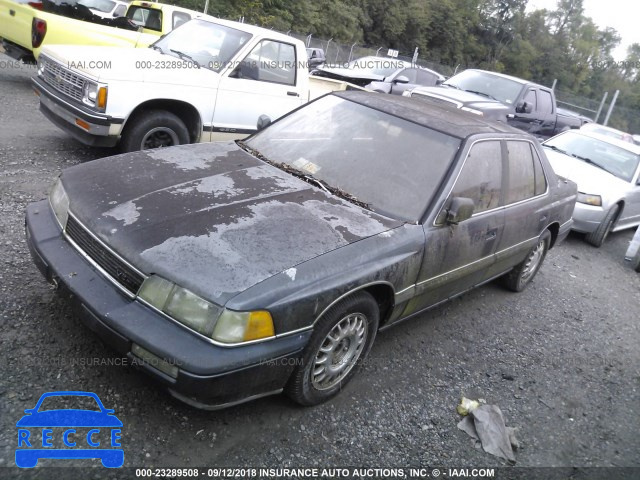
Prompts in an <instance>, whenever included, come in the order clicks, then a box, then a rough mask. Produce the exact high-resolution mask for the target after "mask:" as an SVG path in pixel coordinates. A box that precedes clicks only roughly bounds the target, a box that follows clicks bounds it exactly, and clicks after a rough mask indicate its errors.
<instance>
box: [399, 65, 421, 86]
mask: <svg viewBox="0 0 640 480" xmlns="http://www.w3.org/2000/svg"><path fill="white" fill-rule="evenodd" d="M416 73H417V70H416V69H415V68H405V69H404V70H402V71H401V72H400V73H399V74H398V75H396V77H395V78H398V77H400V76H402V77H407V78H408V79H409V83H416Z"/></svg>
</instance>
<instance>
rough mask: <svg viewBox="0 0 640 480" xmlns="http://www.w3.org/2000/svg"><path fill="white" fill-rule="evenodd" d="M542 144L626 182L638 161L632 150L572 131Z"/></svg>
mask: <svg viewBox="0 0 640 480" xmlns="http://www.w3.org/2000/svg"><path fill="white" fill-rule="evenodd" d="M543 145H544V146H545V147H547V148H552V149H555V150H558V151H561V152H562V153H566V154H567V155H570V156H572V157H575V158H577V159H579V160H582V161H585V162H588V163H591V164H593V165H595V166H597V167H599V168H601V169H603V170H606V171H607V172H609V173H611V174H612V175H615V176H616V177H618V178H621V179H622V180H625V181H627V182H629V181H631V179H632V178H633V176H634V174H635V172H636V169H637V168H638V162H640V158H639V156H638V154H636V153H634V152H632V151H629V150H626V149H624V148H621V147H619V146H617V145H613V144H611V143H608V142H605V141H604V140H600V139H598V138H592V137H588V136H586V135H581V134H580V133H577V132H572V131H568V132H565V133H562V134H560V135H557V136H555V137H553V138H550V139H549V140H547V141H546V142H544V143H543ZM631 148H633V147H631Z"/></svg>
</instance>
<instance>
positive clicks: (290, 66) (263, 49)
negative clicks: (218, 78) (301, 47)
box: [231, 40, 296, 85]
mask: <svg viewBox="0 0 640 480" xmlns="http://www.w3.org/2000/svg"><path fill="white" fill-rule="evenodd" d="M231 76H233V77H236V78H245V79H249V80H258V81H262V82H272V83H282V84H284V85H295V84H296V49H295V47H294V46H293V45H290V44H288V43H282V42H275V41H273V40H263V41H262V42H260V43H259V44H258V45H256V46H255V47H254V48H253V50H252V51H251V53H249V55H247V56H246V57H245V59H244V60H243V61H242V62H241V63H240V65H239V66H238V67H237V68H236V71H234V73H233V74H232V75H231Z"/></svg>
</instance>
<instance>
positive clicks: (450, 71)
mask: <svg viewBox="0 0 640 480" xmlns="http://www.w3.org/2000/svg"><path fill="white" fill-rule="evenodd" d="M283 33H287V34H288V35H291V36H292V37H295V38H297V39H299V40H301V41H302V42H304V44H305V45H306V46H307V47H310V48H321V49H323V50H324V52H325V58H326V63H327V64H328V65H331V66H345V65H346V64H347V63H348V62H350V61H352V60H356V59H358V58H362V57H368V56H373V57H382V58H394V59H398V60H404V61H406V62H413V59H414V55H413V54H414V52H398V55H397V57H390V56H389V55H388V53H389V48H388V47H386V46H377V47H371V46H363V45H359V44H355V43H354V44H351V45H349V44H341V43H338V42H336V41H334V40H333V39H323V38H318V37H314V36H313V35H300V34H298V33H294V32H291V31H289V32H283ZM415 63H416V64H417V65H419V66H421V67H424V68H428V69H431V70H435V71H436V72H438V73H440V74H442V75H444V76H445V77H450V76H452V75H455V74H456V73H459V72H460V71H462V70H464V69H465V68H473V65H465V66H461V65H446V64H443V63H440V62H438V61H437V60H434V59H431V58H428V55H427V54H425V52H421V51H418V57H417V59H416V61H415ZM555 94H556V99H557V101H558V106H559V107H561V108H563V109H565V110H570V111H572V112H574V113H576V114H579V115H582V116H584V117H587V118H589V119H591V120H595V119H596V116H597V115H598V111H599V110H600V103H601V101H602V97H600V98H598V99H593V98H587V97H582V96H580V95H575V94H573V93H571V92H568V91H565V90H563V89H562V86H559V87H557V88H556V89H555ZM601 94H602V95H604V92H601ZM612 97H613V92H609V95H608V98H607V99H606V101H605V103H604V105H603V106H602V109H601V111H600V115H599V116H598V118H597V120H598V123H603V122H604V119H605V116H606V114H607V109H608V108H609V104H610V102H611V99H612ZM609 126H611V127H614V128H617V129H620V130H622V131H625V132H630V133H640V111H638V110H635V109H631V108H626V107H624V106H622V105H620V104H619V103H616V105H615V107H614V109H613V111H612V114H611V117H610V119H609Z"/></svg>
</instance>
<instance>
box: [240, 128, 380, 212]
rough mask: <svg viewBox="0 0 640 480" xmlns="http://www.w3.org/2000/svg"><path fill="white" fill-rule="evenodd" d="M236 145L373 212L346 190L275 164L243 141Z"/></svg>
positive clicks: (295, 169) (290, 167)
mask: <svg viewBox="0 0 640 480" xmlns="http://www.w3.org/2000/svg"><path fill="white" fill-rule="evenodd" d="M236 144H237V145H238V146H239V147H240V148H242V149H243V150H244V151H246V152H247V153H250V154H251V155H253V156H254V157H257V158H259V159H260V160H262V161H263V162H266V163H268V164H269V165H273V166H274V167H276V168H279V169H280V170H284V171H285V172H287V173H290V174H291V175H293V176H295V177H298V178H301V179H302V180H304V181H305V182H307V183H310V184H313V185H315V186H317V187H319V188H321V189H322V190H324V191H325V192H327V193H331V194H333V195H335V196H337V197H340V198H344V199H345V200H347V201H349V202H351V203H353V204H355V205H358V206H359V207H362V208H365V209H367V210H371V207H370V206H369V204H368V203H365V202H363V201H361V200H358V199H357V198H356V197H355V196H353V195H351V194H350V193H347V192H345V191H344V190H342V189H340V188H338V187H332V186H331V185H329V184H328V183H327V182H325V181H324V180H320V179H319V178H316V177H314V176H313V175H310V174H308V173H305V172H303V171H302V170H298V169H297V168H295V167H292V166H291V165H289V164H287V163H280V162H274V161H272V160H269V159H268V158H267V157H265V156H264V155H262V154H261V153H260V152H258V151H257V150H254V149H253V148H251V147H249V146H248V145H247V144H246V143H244V142H243V141H241V140H238V141H236Z"/></svg>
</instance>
